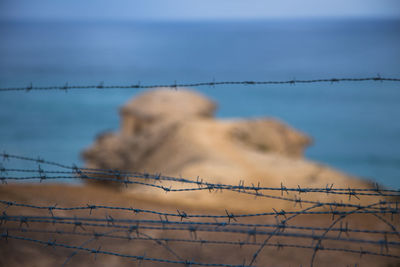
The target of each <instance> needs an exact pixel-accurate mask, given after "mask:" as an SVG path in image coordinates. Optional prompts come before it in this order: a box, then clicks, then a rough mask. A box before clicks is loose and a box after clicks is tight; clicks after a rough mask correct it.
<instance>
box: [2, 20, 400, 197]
mask: <svg viewBox="0 0 400 267" xmlns="http://www.w3.org/2000/svg"><path fill="white" fill-rule="evenodd" d="M378 75H380V77H397V78H399V77H400V20H382V19H322V18H321V19H298V20H290V19H286V20H282V19H281V20H278V19H275V20H252V21H243V20H242V21H189V22H188V21H62V20H49V21H7V20H0V87H1V88H6V87H28V86H29V85H30V84H31V83H32V85H33V86H52V85H61V86H62V85H65V84H67V83H68V85H93V84H94V85H97V84H100V83H104V85H136V84H141V85H148V84H174V83H178V84H179V83H190V82H212V81H215V82H219V81H242V80H243V81H266V80H273V81H275V80H276V81H279V80H302V79H320V78H347V77H348V78H353V77H354V78H357V77H377V76H378ZM194 89H195V90H198V91H199V92H201V93H202V94H204V95H206V96H207V97H209V98H211V99H213V100H214V101H216V102H217V103H218V106H219V108H218V111H217V114H216V116H217V117H218V118H221V119H228V118H264V117H273V118H277V119H279V120H281V121H284V122H285V123H287V124H289V125H291V126H292V127H294V128H296V129H299V130H300V131H303V132H304V133H306V134H308V135H309V136H311V137H312V138H313V140H314V142H313V145H312V146H311V147H309V148H308V149H307V150H306V155H305V156H306V157H307V158H308V159H310V160H313V161H317V162H320V163H321V164H326V165H329V166H332V167H334V168H337V169H339V170H342V171H344V172H346V173H349V174H352V175H355V176H359V177H362V178H364V179H367V180H371V181H375V182H378V183H380V184H382V185H384V186H386V187H389V188H395V189H398V188H400V118H399V117H400V83H395V82H376V81H369V82H339V83H315V84H295V85H290V84H286V85H257V86H254V85H224V86H215V87H213V86H204V87H198V88H194ZM144 91H146V90H143V89H142V90H138V89H115V90H105V89H88V90H68V91H67V92H64V91H30V92H25V91H10V92H0V152H3V151H4V152H6V153H10V154H16V155H23V156H29V157H34V158H37V157H40V158H42V159H48V160H51V161H56V162H61V163H64V164H70V165H72V164H76V165H83V164H84V162H83V161H82V158H81V152H82V151H83V150H84V149H85V148H88V147H89V146H90V145H91V144H92V143H93V142H94V140H95V138H96V136H98V135H99V134H100V133H103V132H105V131H117V130H118V128H119V123H120V121H119V115H118V109H119V108H120V107H121V106H122V105H124V104H125V103H126V102H127V101H129V100H130V99H131V98H132V97H134V96H135V95H137V94H140V93H143V92H144ZM0 161H1V159H0ZM14 161H15V162H14ZM1 164H2V165H3V166H9V165H12V166H14V167H19V168H29V167H30V166H28V165H27V163H25V162H23V161H16V160H10V162H8V161H1ZM66 182H68V180H66ZM334 182H335V181H332V183H334Z"/></svg>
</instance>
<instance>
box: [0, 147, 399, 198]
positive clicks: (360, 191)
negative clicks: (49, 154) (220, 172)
mask: <svg viewBox="0 0 400 267" xmlns="http://www.w3.org/2000/svg"><path fill="white" fill-rule="evenodd" d="M0 156H2V157H3V161H6V160H9V159H10V158H14V159H19V160H25V161H33V162H36V163H37V164H49V165H53V166H56V167H60V168H64V169H69V170H71V171H46V170H43V169H42V168H41V167H40V165H39V166H38V169H11V168H10V169H8V168H5V167H4V166H0V167H1V168H0V173H2V174H4V173H7V172H33V173H39V174H40V176H39V177H35V176H31V177H8V178H5V177H0V179H1V178H4V179H8V180H13V179H14V180H18V179H20V180H33V179H41V180H45V179H76V178H77V177H76V176H58V177H57V176H53V177H52V176H46V174H50V173H51V174H75V175H77V176H78V177H79V178H80V179H93V180H102V181H110V182H119V183H123V184H125V185H126V184H135V183H140V182H138V181H129V180H128V179H129V178H138V179H145V180H154V181H163V180H166V181H174V182H179V183H188V184H196V185H197V186H198V187H196V188H184V189H171V188H166V187H163V186H157V185H154V184H146V183H145V184H144V185H148V186H152V187H157V188H160V189H163V190H165V191H168V192H176V191H192V190H193V191H198V190H210V189H235V190H253V191H257V192H258V191H264V190H269V191H280V192H281V193H282V194H283V192H286V193H288V192H296V193H325V194H341V195H348V196H354V197H357V196H361V195H365V196H393V197H400V189H397V190H394V189H384V188H380V186H379V184H377V183H375V184H374V188H350V187H348V188H335V187H334V184H330V185H329V184H328V185H327V186H326V187H325V188H302V187H300V185H298V187H297V188H288V187H286V186H284V185H283V184H282V183H281V186H280V187H262V186H260V184H258V185H257V186H255V185H254V184H252V185H251V186H245V185H244V181H243V180H241V181H240V183H239V185H237V186H235V185H226V184H221V183H218V184H215V183H209V182H206V181H203V180H202V179H200V178H199V177H197V179H196V180H192V179H189V178H182V177H180V178H178V177H171V176H165V175H161V174H160V173H158V174H150V173H141V172H129V171H125V170H116V169H95V168H84V167H77V166H68V165H65V164H61V163H58V162H53V161H47V160H44V159H42V158H40V157H38V158H31V157H25V156H18V155H12V154H8V153H5V152H4V153H2V154H0ZM91 174H96V175H107V176H112V177H113V178H110V177H96V176H94V177H93V176H88V175H91ZM366 192H367V193H366ZM368 192H373V193H368Z"/></svg>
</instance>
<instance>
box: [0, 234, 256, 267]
mask: <svg viewBox="0 0 400 267" xmlns="http://www.w3.org/2000/svg"><path fill="white" fill-rule="evenodd" d="M2 238H5V239H8V238H10V239H17V240H23V241H30V242H34V243H39V244H42V245H46V246H47V247H52V248H54V247H62V248H68V249H75V250H81V251H86V252H89V253H91V254H95V255H96V254H105V255H111V256H117V257H123V258H130V259H134V260H138V261H153V262H161V263H174V264H183V265H185V266H190V265H197V266H223V267H249V266H248V265H243V264H241V265H233V264H223V263H204V262H195V261H190V260H184V261H176V260H169V259H161V258H150V257H146V256H138V255H128V254H123V253H117V252H111V251H106V250H100V249H90V248H85V247H82V246H72V245H67V244H62V243H57V242H56V241H44V240H38V239H34V238H28V237H22V236H14V235H9V234H8V233H7V234H5V233H3V234H2Z"/></svg>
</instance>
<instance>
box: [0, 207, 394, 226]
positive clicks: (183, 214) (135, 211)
mask: <svg viewBox="0 0 400 267" xmlns="http://www.w3.org/2000/svg"><path fill="white" fill-rule="evenodd" d="M0 203H2V204H3V205H5V206H6V209H8V208H9V207H12V206H15V207H25V208H32V209H40V210H47V211H48V212H49V213H50V215H51V217H49V218H47V217H46V219H56V220H57V218H58V217H55V216H54V212H55V211H56V210H60V211H84V210H88V211H89V215H91V214H92V211H93V210H98V209H105V210H119V211H129V212H133V214H140V213H150V214H153V215H158V216H160V218H165V220H160V221H154V220H153V221H150V220H149V221H148V222H153V223H162V224H170V223H174V224H203V225H217V226H226V225H238V226H248V227H278V226H279V227H282V225H281V224H239V223H234V222H232V221H237V219H239V218H249V217H260V216H274V217H278V216H281V217H285V218H286V216H290V215H333V216H342V215H347V214H354V213H358V214H400V210H397V211H392V210H384V209H383V210H362V208H359V209H357V210H355V211H337V210H333V209H331V210H328V211H304V210H303V211H283V210H281V211H276V210H275V211H273V212H264V213H250V214H233V213H231V212H229V211H227V210H225V212H226V214H224V215H211V214H188V213H186V212H185V211H182V210H177V213H167V212H159V211H153V210H145V209H139V208H133V207H129V208H127V207H115V206H113V207H112V206H104V205H93V204H87V205H86V206H79V207H69V208H65V207H58V206H57V205H53V206H37V205H32V204H22V203H16V202H14V201H5V200H0ZM374 205H380V203H375V204H372V205H369V206H367V207H368V208H372V207H373V206H374ZM315 207H316V206H313V207H312V208H315ZM7 217H8V216H7V215H5V214H3V217H1V216H0V218H7ZM168 217H175V218H179V219H181V222H171V221H169V220H168ZM60 218H61V217H60ZM191 218H194V219H197V218H208V219H226V220H227V221H228V222H182V220H183V219H186V220H187V219H191ZM69 219H70V220H72V219H74V220H76V218H75V217H74V218H69ZM88 220H92V218H88ZM98 221H110V219H98ZM113 222H118V221H114V220H113ZM124 222H128V223H137V222H140V221H137V220H125V221H124ZM143 222H144V221H143ZM285 227H288V228H293V229H303V230H305V229H308V230H327V228H318V227H309V228H307V227H296V226H285ZM332 230H333V231H342V230H343V229H342V228H340V229H332ZM346 231H349V232H365V233H367V232H368V233H386V234H389V233H390V234H398V232H386V231H367V230H365V231H361V230H356V229H346Z"/></svg>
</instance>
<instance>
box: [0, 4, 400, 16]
mask: <svg viewBox="0 0 400 267" xmlns="http://www.w3.org/2000/svg"><path fill="white" fill-rule="evenodd" d="M0 17H1V18H3V19H69V20H74V19H112V20H204V19H262V18H298V17H302V18H304V17H391V18H393V17H395V18H400V0H273V1H272V0H271V1H269V0H115V1H110V0H0Z"/></svg>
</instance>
